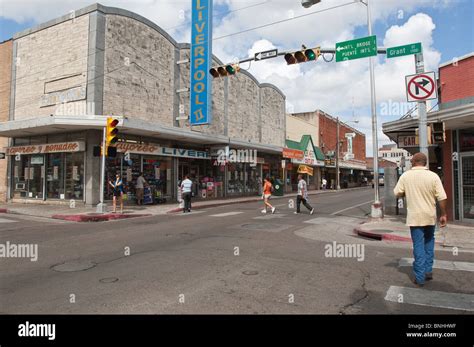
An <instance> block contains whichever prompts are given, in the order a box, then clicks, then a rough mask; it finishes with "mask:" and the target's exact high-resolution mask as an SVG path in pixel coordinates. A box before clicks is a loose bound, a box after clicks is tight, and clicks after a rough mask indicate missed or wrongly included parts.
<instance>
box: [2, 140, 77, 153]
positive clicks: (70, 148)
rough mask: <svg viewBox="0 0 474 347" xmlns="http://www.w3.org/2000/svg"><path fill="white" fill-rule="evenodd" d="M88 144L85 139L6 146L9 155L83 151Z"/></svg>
mask: <svg viewBox="0 0 474 347" xmlns="http://www.w3.org/2000/svg"><path fill="white" fill-rule="evenodd" d="M85 148H86V145H85V143H84V142H83V141H75V142H60V143H47V144H42V145H29V146H16V147H6V148H5V150H6V153H7V155H17V154H20V155H23V154H43V153H61V152H81V151H84V150H85Z"/></svg>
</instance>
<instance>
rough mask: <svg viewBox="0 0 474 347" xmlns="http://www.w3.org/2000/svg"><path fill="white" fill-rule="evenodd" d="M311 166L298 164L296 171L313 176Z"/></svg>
mask: <svg viewBox="0 0 474 347" xmlns="http://www.w3.org/2000/svg"><path fill="white" fill-rule="evenodd" d="M313 172H314V170H313V168H312V167H309V166H307V165H300V166H298V173H301V174H308V175H310V176H313Z"/></svg>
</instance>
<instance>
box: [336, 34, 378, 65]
mask: <svg viewBox="0 0 474 347" xmlns="http://www.w3.org/2000/svg"><path fill="white" fill-rule="evenodd" d="M374 55H377V37H376V36H375V35H373V36H367V37H362V38H360V39H355V40H350V41H344V42H337V43H336V62H340V61H345V60H353V59H359V58H366V57H371V56H374Z"/></svg>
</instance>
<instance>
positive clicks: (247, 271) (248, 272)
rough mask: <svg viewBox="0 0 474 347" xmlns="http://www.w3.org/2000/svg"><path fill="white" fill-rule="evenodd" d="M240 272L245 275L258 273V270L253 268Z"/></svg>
mask: <svg viewBox="0 0 474 347" xmlns="http://www.w3.org/2000/svg"><path fill="white" fill-rule="evenodd" d="M242 273H243V274H244V275H247V276H255V275H258V271H254V270H246V271H242Z"/></svg>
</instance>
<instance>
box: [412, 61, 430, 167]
mask: <svg viewBox="0 0 474 347" xmlns="http://www.w3.org/2000/svg"><path fill="white" fill-rule="evenodd" d="M415 67H416V73H417V74H420V73H423V72H425V64H424V61H423V53H421V52H420V53H417V54H415ZM418 136H419V139H418V141H419V143H420V152H421V153H423V154H425V155H426V158H427V159H428V161H427V165H428V167H429V166H430V160H429V151H428V131H427V121H426V101H424V100H423V101H418Z"/></svg>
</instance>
